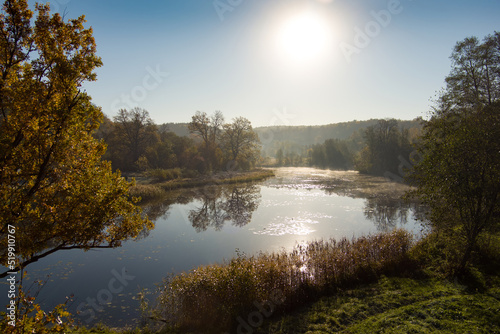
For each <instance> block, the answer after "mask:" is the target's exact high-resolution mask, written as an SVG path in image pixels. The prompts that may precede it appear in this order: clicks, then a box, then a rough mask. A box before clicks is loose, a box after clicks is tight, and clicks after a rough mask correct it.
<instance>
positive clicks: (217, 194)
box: [188, 185, 261, 232]
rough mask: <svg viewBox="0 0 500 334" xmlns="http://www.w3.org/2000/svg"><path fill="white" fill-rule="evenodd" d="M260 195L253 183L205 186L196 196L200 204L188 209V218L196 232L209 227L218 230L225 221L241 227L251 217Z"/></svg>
mask: <svg viewBox="0 0 500 334" xmlns="http://www.w3.org/2000/svg"><path fill="white" fill-rule="evenodd" d="M260 196H261V195H260V190H259V188H258V187H257V186H255V185H244V186H225V187H221V186H214V187H205V188H203V189H202V190H201V191H199V192H198V194H197V196H196V199H198V200H199V201H201V203H202V204H201V206H199V207H198V208H196V209H193V210H190V211H189V214H188V218H189V221H190V222H191V224H192V225H193V227H194V228H195V230H196V231H197V232H201V231H205V230H207V229H208V228H209V227H212V228H214V229H215V230H216V231H220V230H221V229H222V227H223V226H224V224H225V223H226V221H232V222H233V225H234V226H238V227H242V226H245V225H246V224H248V223H249V222H250V220H251V219H252V214H253V212H254V211H255V210H256V209H257V207H258V206H259V202H260Z"/></svg>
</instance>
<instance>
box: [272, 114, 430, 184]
mask: <svg viewBox="0 0 500 334" xmlns="http://www.w3.org/2000/svg"><path fill="white" fill-rule="evenodd" d="M421 122H422V119H420V118H418V119H415V120H414V121H412V122H405V124H408V125H410V126H411V127H408V128H405V127H404V126H403V125H402V123H403V122H402V121H399V120H396V119H380V120H376V121H374V122H373V124H372V125H370V126H368V127H366V128H360V129H358V130H356V131H355V132H353V133H352V134H351V135H350V137H349V138H347V139H338V138H330V139H327V140H325V141H324V142H323V143H319V144H313V145H303V146H300V145H297V144H295V145H293V144H292V143H290V142H281V143H280V144H279V148H278V149H277V150H276V153H275V158H274V164H275V165H277V166H312V167H318V168H329V169H340V170H347V169H355V170H358V171H359V172H361V173H366V174H372V175H388V174H389V175H392V174H398V173H399V174H400V165H401V161H402V160H403V161H407V160H409V159H410V158H409V156H410V154H411V153H412V152H413V151H414V150H415V147H414V144H415V143H416V142H417V141H418V137H419V134H420V132H421Z"/></svg>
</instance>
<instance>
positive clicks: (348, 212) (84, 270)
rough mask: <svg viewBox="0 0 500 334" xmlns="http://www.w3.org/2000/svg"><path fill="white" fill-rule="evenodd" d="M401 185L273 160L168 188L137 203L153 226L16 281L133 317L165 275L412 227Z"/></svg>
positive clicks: (47, 300) (59, 258)
mask: <svg viewBox="0 0 500 334" xmlns="http://www.w3.org/2000/svg"><path fill="white" fill-rule="evenodd" d="M407 189H408V187H407V186H405V185H402V184H398V183H394V182H390V181H388V180H386V179H385V178H382V177H372V176H366V175H360V174H358V173H357V172H354V171H328V170H320V169H314V168H279V169H276V177H273V178H270V179H268V180H265V181H262V182H258V183H248V184H240V185H226V186H224V185H209V186H205V187H202V188H196V189H185V190H179V191H174V192H172V193H171V194H169V196H168V197H167V198H164V199H162V200H161V201H156V202H155V203H149V204H147V205H145V206H144V211H145V212H146V213H148V215H149V216H150V217H151V219H152V220H154V221H155V225H156V226H155V228H154V230H151V231H149V232H148V233H144V234H143V235H142V236H141V237H140V238H139V239H138V240H131V241H126V242H124V243H123V246H122V247H120V248H116V249H101V250H90V251H87V252H84V251H81V250H69V251H60V252H58V253H54V254H52V255H50V256H48V257H46V258H44V259H41V260H39V261H38V262H36V263H33V264H31V265H29V266H28V267H27V272H28V278H27V280H26V282H25V285H28V284H29V282H31V281H33V280H35V279H44V280H46V283H45V284H44V286H43V288H42V290H41V291H40V294H39V296H38V299H37V300H38V302H39V303H41V304H42V305H44V306H46V307H47V308H50V307H53V306H54V305H56V304H58V303H62V302H64V301H65V297H66V296H70V295H73V301H72V302H71V304H70V311H72V312H75V313H76V311H77V310H78V311H79V312H80V314H79V315H77V316H75V318H76V319H77V320H78V321H81V323H82V324H83V325H92V324H94V323H96V322H103V323H105V324H107V325H110V326H125V325H134V324H136V323H137V322H138V321H139V319H140V312H139V311H138V307H139V302H138V299H137V294H138V293H139V292H140V291H146V292H148V291H149V292H151V291H153V290H154V288H155V284H156V283H159V282H161V281H162V279H163V278H164V277H166V276H167V275H169V274H172V273H173V274H175V273H179V272H182V271H189V270H191V269H194V268H196V267H197V266H199V265H204V264H211V263H216V262H218V263H221V262H223V261H224V260H225V259H229V258H231V257H233V256H235V255H236V254H237V253H245V254H255V253H257V252H260V251H269V252H271V251H277V250H281V249H287V250H290V249H292V248H293V247H294V246H295V245H297V244H300V243H305V242H307V241H310V240H315V239H329V238H337V239H339V238H342V237H348V238H351V237H356V236H361V235H367V234H370V233H376V232H383V231H389V230H392V229H394V228H398V227H402V228H405V229H407V230H409V231H411V232H413V233H414V234H415V235H419V234H420V233H421V230H422V227H421V224H420V223H419V221H418V219H417V218H418V217H422V216H423V213H424V209H423V208H422V207H420V206H419V205H418V204H416V203H405V202H403V201H402V200H401V199H400V197H401V196H402V194H404V192H405V191H406V190H407ZM31 290H32V292H34V291H36V290H37V289H36V287H33V288H32V289H31ZM5 291H7V290H5ZM3 295H6V293H5V294H3ZM2 298H4V296H2ZM4 300H5V302H4V304H6V303H7V302H8V301H7V300H6V299H5V298H4V299H3V300H2V301H4Z"/></svg>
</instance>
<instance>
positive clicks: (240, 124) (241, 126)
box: [221, 117, 260, 169]
mask: <svg viewBox="0 0 500 334" xmlns="http://www.w3.org/2000/svg"><path fill="white" fill-rule="evenodd" d="M259 142H260V141H259V137H258V136H257V134H256V133H255V132H254V131H253V129H252V124H251V123H250V121H249V120H248V119H246V118H244V117H237V118H235V119H233V122H232V123H229V124H224V126H223V132H222V136H221V146H222V149H223V151H224V152H225V154H226V158H227V160H228V161H230V162H234V163H236V165H237V166H239V167H240V168H244V169H247V168H249V167H251V166H252V165H253V164H254V163H255V161H257V159H258V156H259V152H260V146H259Z"/></svg>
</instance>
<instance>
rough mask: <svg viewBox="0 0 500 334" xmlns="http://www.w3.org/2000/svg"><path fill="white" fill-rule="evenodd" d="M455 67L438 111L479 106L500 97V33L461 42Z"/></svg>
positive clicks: (455, 53) (454, 54)
mask: <svg viewBox="0 0 500 334" xmlns="http://www.w3.org/2000/svg"><path fill="white" fill-rule="evenodd" d="M450 58H451V60H452V70H451V72H450V74H449V75H448V76H447V77H446V84H447V87H446V90H445V91H444V92H443V93H442V94H441V96H440V97H439V100H438V108H437V109H436V112H437V113H439V112H446V111H447V110H456V109H457V108H463V109H471V110H474V109H477V108H478V107H480V106H483V105H487V104H492V103H493V102H495V101H498V100H499V99H500V33H498V32H495V34H493V35H489V36H486V37H485V39H484V41H483V43H481V42H480V41H479V39H478V38H477V37H468V38H465V39H464V40H463V41H460V42H458V43H457V44H456V45H455V47H454V49H453V53H452V55H451V57H450Z"/></svg>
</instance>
